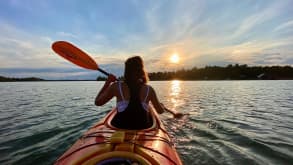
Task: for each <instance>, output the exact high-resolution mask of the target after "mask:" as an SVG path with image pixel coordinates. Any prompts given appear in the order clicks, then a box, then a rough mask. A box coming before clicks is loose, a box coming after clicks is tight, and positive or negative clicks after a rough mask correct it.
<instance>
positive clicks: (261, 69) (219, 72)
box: [149, 64, 293, 80]
mask: <svg viewBox="0 0 293 165" xmlns="http://www.w3.org/2000/svg"><path fill="white" fill-rule="evenodd" d="M149 77H150V80H173V79H178V80H257V79H266V80H282V79H289V80H293V67H291V66H247V65H246V64H244V65H239V64H235V65H232V64H230V65H227V66H225V67H221V66H206V67H204V68H197V67H193V68H192V69H187V70H186V69H181V70H178V71H174V72H153V73H149Z"/></svg>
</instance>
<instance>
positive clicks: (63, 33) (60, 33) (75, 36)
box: [57, 32, 78, 39]
mask: <svg viewBox="0 0 293 165" xmlns="http://www.w3.org/2000/svg"><path fill="white" fill-rule="evenodd" d="M57 35H59V36H61V37H69V38H75V39H76V38H78V36H77V35H75V34H72V33H68V32H57Z"/></svg>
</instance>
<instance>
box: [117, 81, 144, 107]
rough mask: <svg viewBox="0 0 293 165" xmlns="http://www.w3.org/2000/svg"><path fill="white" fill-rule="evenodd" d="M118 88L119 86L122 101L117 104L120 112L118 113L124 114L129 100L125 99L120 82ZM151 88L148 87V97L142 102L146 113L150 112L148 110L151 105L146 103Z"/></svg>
mask: <svg viewBox="0 0 293 165" xmlns="http://www.w3.org/2000/svg"><path fill="white" fill-rule="evenodd" d="M118 86H119V92H120V95H121V98H122V100H121V101H118V102H117V110H118V112H123V111H124V110H125V109H126V108H127V106H128V103H129V100H125V99H124V96H123V91H122V87H121V82H120V81H119V82H118ZM149 88H150V87H149V86H148V85H147V92H146V96H145V98H144V101H142V102H141V105H142V107H143V109H144V110H146V111H148V109H149V104H148V103H146V100H147V97H148V95H149Z"/></svg>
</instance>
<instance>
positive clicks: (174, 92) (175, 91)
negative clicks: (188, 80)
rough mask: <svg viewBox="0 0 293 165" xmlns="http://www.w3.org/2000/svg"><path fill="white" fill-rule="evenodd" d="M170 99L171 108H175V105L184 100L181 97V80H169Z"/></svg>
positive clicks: (180, 103)
mask: <svg viewBox="0 0 293 165" xmlns="http://www.w3.org/2000/svg"><path fill="white" fill-rule="evenodd" d="M170 90H171V91H170V101H171V103H172V108H173V109H175V108H176V107H178V106H180V105H182V104H183V103H184V100H183V99H182V96H181V93H182V86H181V81H179V80H173V81H171V88H170Z"/></svg>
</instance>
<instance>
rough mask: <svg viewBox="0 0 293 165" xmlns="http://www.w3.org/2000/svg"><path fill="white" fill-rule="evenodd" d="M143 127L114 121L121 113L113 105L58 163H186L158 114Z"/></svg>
mask: <svg viewBox="0 0 293 165" xmlns="http://www.w3.org/2000/svg"><path fill="white" fill-rule="evenodd" d="M151 112H152V118H153V124H152V126H151V127H150V128H147V129H143V130H125V129H119V128H116V127H114V126H112V125H111V120H112V119H113V117H114V116H115V114H116V113H117V110H116V109H115V108H114V109H112V110H111V111H110V112H109V113H108V114H107V115H106V116H105V117H104V119H102V120H101V121H100V122H98V123H97V124H95V125H94V126H93V127H91V128H90V129H89V130H88V131H86V132H85V133H84V135H83V136H82V137H81V138H80V139H79V140H77V141H76V142H75V143H74V144H73V146H71V147H70V148H69V149H68V150H67V151H66V152H65V153H64V154H63V155H62V156H61V157H60V158H59V159H58V160H56V162H55V165H67V164H70V165H114V164H115V165H116V164H119V165H182V162H181V159H180V157H179V155H178V153H177V151H176V149H175V147H174V144H173V143H172V142H171V140H170V137H169V134H168V132H167V131H166V129H165V128H164V126H163V123H162V122H161V121H160V119H159V117H158V114H157V113H156V112H154V111H151Z"/></svg>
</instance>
